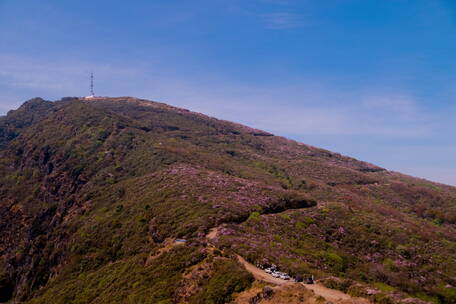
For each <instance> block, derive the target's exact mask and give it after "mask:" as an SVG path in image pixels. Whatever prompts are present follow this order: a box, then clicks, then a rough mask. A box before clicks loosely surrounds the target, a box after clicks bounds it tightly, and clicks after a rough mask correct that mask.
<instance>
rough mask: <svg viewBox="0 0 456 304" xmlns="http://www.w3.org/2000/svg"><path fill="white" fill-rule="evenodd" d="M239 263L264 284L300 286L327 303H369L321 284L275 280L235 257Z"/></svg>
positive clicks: (239, 257) (240, 258)
mask: <svg viewBox="0 0 456 304" xmlns="http://www.w3.org/2000/svg"><path fill="white" fill-rule="evenodd" d="M237 258H238V260H239V262H240V263H241V264H242V265H244V267H245V269H246V270H247V271H248V272H250V273H251V274H252V275H253V277H254V278H255V279H256V280H258V281H264V282H266V283H270V284H275V285H282V286H283V285H293V284H301V285H304V286H305V287H306V288H307V289H310V290H312V291H313V292H314V293H315V294H316V295H317V296H322V297H323V298H325V299H326V300H327V301H332V302H336V303H341V302H343V303H356V304H369V303H370V302H369V301H368V300H367V299H363V298H354V297H352V296H350V295H348V294H346V293H343V292H342V291H339V290H335V289H330V288H327V287H325V286H323V285H322V284H319V283H316V284H303V283H295V282H293V281H287V280H282V279H279V278H275V277H273V276H272V275H270V274H269V273H267V272H265V271H264V270H262V269H260V268H258V267H256V266H254V265H252V264H250V263H249V262H247V261H246V260H245V259H243V258H242V257H241V256H239V255H238V256H237Z"/></svg>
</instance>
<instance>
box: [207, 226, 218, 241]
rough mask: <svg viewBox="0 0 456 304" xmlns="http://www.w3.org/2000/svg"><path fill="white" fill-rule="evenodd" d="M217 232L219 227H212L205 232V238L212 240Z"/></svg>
mask: <svg viewBox="0 0 456 304" xmlns="http://www.w3.org/2000/svg"><path fill="white" fill-rule="evenodd" d="M218 233H219V227H215V228H212V229H211V230H209V233H208V234H206V238H207V239H209V240H213V239H215V238H216V237H217V234H218Z"/></svg>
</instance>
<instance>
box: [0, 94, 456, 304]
mask: <svg viewBox="0 0 456 304" xmlns="http://www.w3.org/2000/svg"><path fill="white" fill-rule="evenodd" d="M0 156H1V158H0V216H1V221H0V302H12V303H19V302H24V303H229V302H233V303H309V304H310V303H325V302H326V301H331V302H332V303H350V302H347V301H352V302H351V303H355V302H356V303H367V302H371V303H381V304H390V303H425V302H433V303H442V304H444V303H455V302H456V289H455V286H456V264H455V262H454V261H455V260H456V231H455V229H456V188H454V187H450V186H446V185H442V184H437V183H433V182H429V181H426V180H423V179H418V178H413V177H410V176H406V175H403V174H400V173H396V172H391V171H387V170H385V169H383V168H380V167H378V166H375V165H372V164H369V163H366V162H362V161H358V160H356V159H353V158H350V157H346V156H342V155H340V154H337V153H333V152H330V151H327V150H324V149H319V148H316V147H312V146H309V145H306V144H302V143H299V142H296V141H293V140H289V139H286V138H283V137H279V136H274V135H272V134H270V133H268V132H264V131H261V130H257V129H254V128H250V127H247V126H243V125H240V124H237V123H233V122H228V121H223V120H218V119H215V118H212V117H208V116H206V115H203V114H200V113H195V112H191V111H188V110H185V109H180V108H176V107H172V106H169V105H166V104H163V103H157V102H151V101H147V100H142V99H137V98H131V97H119V98H107V97H106V98H105V97H97V98H92V99H90V100H86V99H80V98H63V99H62V100H59V101H55V102H50V101H45V100H43V99H40V98H35V99H32V100H29V101H27V102H25V103H24V104H23V105H22V106H21V107H20V108H19V109H17V110H14V111H10V112H9V113H8V114H7V115H6V116H3V117H0ZM312 278H314V279H315V280H316V281H315V282H316V283H317V284H302V283H301V282H300V281H304V282H306V283H314V280H313V279H312ZM294 281H297V282H294ZM325 286H326V287H325ZM325 288H326V289H325ZM328 288H332V289H339V292H340V294H341V296H340V297H339V296H337V297H334V296H331V295H333V294H334V293H331V292H336V291H334V290H331V289H328ZM311 289H312V290H313V291H311ZM322 290H323V291H322ZM327 290H329V291H328V292H326V291H327ZM345 296H346V297H348V298H343V297H345ZM344 301H345V302H344ZM353 301H354V302H353Z"/></svg>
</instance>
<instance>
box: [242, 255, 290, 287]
mask: <svg viewBox="0 0 456 304" xmlns="http://www.w3.org/2000/svg"><path fill="white" fill-rule="evenodd" d="M237 258H238V260H239V262H240V263H241V264H242V265H244V267H245V269H247V271H248V272H250V273H251V274H252V275H253V277H254V278H255V279H256V280H258V281H264V282H267V283H271V284H275V285H284V284H292V282H291V281H287V280H282V279H280V278H274V277H273V276H272V275H270V274H269V273H267V272H265V271H264V270H262V269H260V268H258V267H256V266H254V265H252V264H250V263H249V262H247V261H246V260H244V258H242V257H241V256H239V255H238V256H237Z"/></svg>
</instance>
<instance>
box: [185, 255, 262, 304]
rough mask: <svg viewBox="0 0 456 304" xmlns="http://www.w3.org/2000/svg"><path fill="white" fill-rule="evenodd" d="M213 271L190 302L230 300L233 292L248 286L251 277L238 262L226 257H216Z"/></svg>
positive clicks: (218, 303)
mask: <svg viewBox="0 0 456 304" xmlns="http://www.w3.org/2000/svg"><path fill="white" fill-rule="evenodd" d="M214 268H215V269H214V271H213V273H212V274H211V276H210V277H209V278H208V279H207V280H206V281H205V282H204V283H203V288H202V290H201V292H200V293H198V294H196V295H195V296H194V297H193V298H192V299H191V301H190V303H201V304H203V303H204V304H223V303H228V302H230V301H231V300H232V299H233V298H232V296H233V294H234V293H238V292H241V291H243V290H245V289H247V288H249V287H250V285H251V283H252V281H253V277H252V275H251V274H250V273H248V272H247V271H246V270H245V269H244V268H243V267H242V266H240V265H239V264H238V263H236V262H234V261H232V260H228V259H217V260H216V261H215V263H214Z"/></svg>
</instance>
